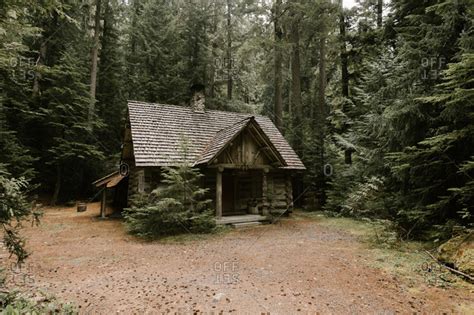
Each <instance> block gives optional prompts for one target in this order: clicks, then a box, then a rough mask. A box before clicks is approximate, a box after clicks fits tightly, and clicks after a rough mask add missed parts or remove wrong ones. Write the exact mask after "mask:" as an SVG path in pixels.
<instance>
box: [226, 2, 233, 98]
mask: <svg viewBox="0 0 474 315" xmlns="http://www.w3.org/2000/svg"><path fill="white" fill-rule="evenodd" d="M230 11H231V0H227V99H229V100H231V99H232V84H233V82H232V66H233V65H232V63H233V62H232V25H231V22H232V20H231V12H230Z"/></svg>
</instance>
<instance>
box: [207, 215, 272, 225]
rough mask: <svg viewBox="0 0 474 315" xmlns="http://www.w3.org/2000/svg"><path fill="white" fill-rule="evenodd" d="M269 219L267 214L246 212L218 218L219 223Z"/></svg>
mask: <svg viewBox="0 0 474 315" xmlns="http://www.w3.org/2000/svg"><path fill="white" fill-rule="evenodd" d="M264 221H269V219H268V218H267V217H266V216H263V215H259V214H245V215H232V216H225V217H221V218H219V219H216V223H217V224H236V223H249V222H264Z"/></svg>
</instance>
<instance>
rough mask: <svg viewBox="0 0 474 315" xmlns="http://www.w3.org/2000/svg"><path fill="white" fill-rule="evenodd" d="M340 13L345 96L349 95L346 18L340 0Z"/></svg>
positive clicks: (342, 77) (342, 78) (343, 89)
mask: <svg viewBox="0 0 474 315" xmlns="http://www.w3.org/2000/svg"><path fill="white" fill-rule="evenodd" d="M339 5H340V14H339V33H340V38H341V39H340V40H341V52H340V56H341V90H342V95H343V96H344V97H346V98H348V97H349V71H348V70H347V50H346V20H345V15H344V8H343V6H342V0H340V1H339Z"/></svg>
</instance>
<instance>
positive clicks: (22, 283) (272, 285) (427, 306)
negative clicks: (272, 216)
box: [1, 204, 474, 314]
mask: <svg viewBox="0 0 474 315" xmlns="http://www.w3.org/2000/svg"><path fill="white" fill-rule="evenodd" d="M98 213H99V210H98V205H97V204H90V205H89V207H88V210H87V212H84V213H77V212H76V211H75V208H50V209H46V211H45V215H44V217H43V218H42V219H41V225H40V226H39V227H29V226H28V227H25V229H24V231H23V235H24V236H26V238H27V248H28V250H29V251H31V252H32V255H31V257H30V258H29V259H28V263H27V264H26V267H23V268H22V270H21V271H17V272H16V275H14V277H13V278H12V279H10V280H14V281H13V283H14V284H15V285H17V286H19V287H21V288H23V289H24V290H31V289H35V290H42V291H44V292H46V293H48V294H49V293H50V294H54V295H56V296H57V297H58V298H59V299H60V300H63V301H70V302H73V303H75V304H76V305H77V307H79V310H80V313H83V314H86V313H87V314H112V313H126V314H130V313H134V314H155V313H177V314H193V313H201V312H202V313H207V314H211V313H214V314H217V313H221V312H222V313H224V314H225V313H235V314H262V313H265V314H267V313H270V314H295V313H301V314H316V313H319V314H395V313H401V314H408V313H410V314H413V313H414V312H417V313H419V314H461V313H466V314H467V313H469V312H470V310H473V309H474V304H473V295H474V294H473V293H474V291H473V290H472V286H466V287H457V286H447V287H445V288H440V287H436V286H431V285H429V284H428V283H427V282H426V281H424V278H423V274H422V273H420V272H415V271H414V272H413V277H412V278H410V279H408V278H406V277H402V276H397V275H396V274H393V273H390V272H387V271H385V270H384V269H381V268H376V267H373V263H375V259H376V257H375V256H374V255H373V254H372V252H371V251H370V249H369V247H368V246H367V244H366V243H364V242H361V241H360V240H359V239H358V238H357V237H356V236H355V235H353V234H350V233H349V232H347V231H345V230H344V229H339V228H335V227H331V226H327V225H324V224H322V223H321V222H319V221H318V220H317V219H311V218H306V217H303V216H299V215H294V216H293V217H292V218H289V219H284V220H282V221H281V222H280V223H278V224H274V225H265V226H260V227H254V228H247V229H239V230H232V231H228V232H225V233H219V234H216V235H212V236H205V237H197V238H196V237H190V238H189V239H186V240H184V241H183V240H180V241H177V240H166V241H155V242H143V241H140V240H138V239H136V238H134V237H132V236H130V235H127V234H126V232H125V229H124V226H123V223H122V221H120V220H117V219H106V220H100V219H98V218H97V215H98ZM1 257H2V260H3V262H5V260H4V259H3V258H4V257H5V253H2V256H1ZM389 263H390V261H389Z"/></svg>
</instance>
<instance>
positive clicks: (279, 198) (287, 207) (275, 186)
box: [267, 170, 293, 214]
mask: <svg viewBox="0 0 474 315" xmlns="http://www.w3.org/2000/svg"><path fill="white" fill-rule="evenodd" d="M267 185H268V189H267V195H268V197H267V198H268V202H269V203H270V210H271V212H272V213H275V214H281V213H283V212H285V211H288V212H291V211H292V210H293V189H292V185H291V177H290V175H289V174H287V173H286V172H284V171H280V170H277V171H273V172H270V173H269V174H268V175H267Z"/></svg>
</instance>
